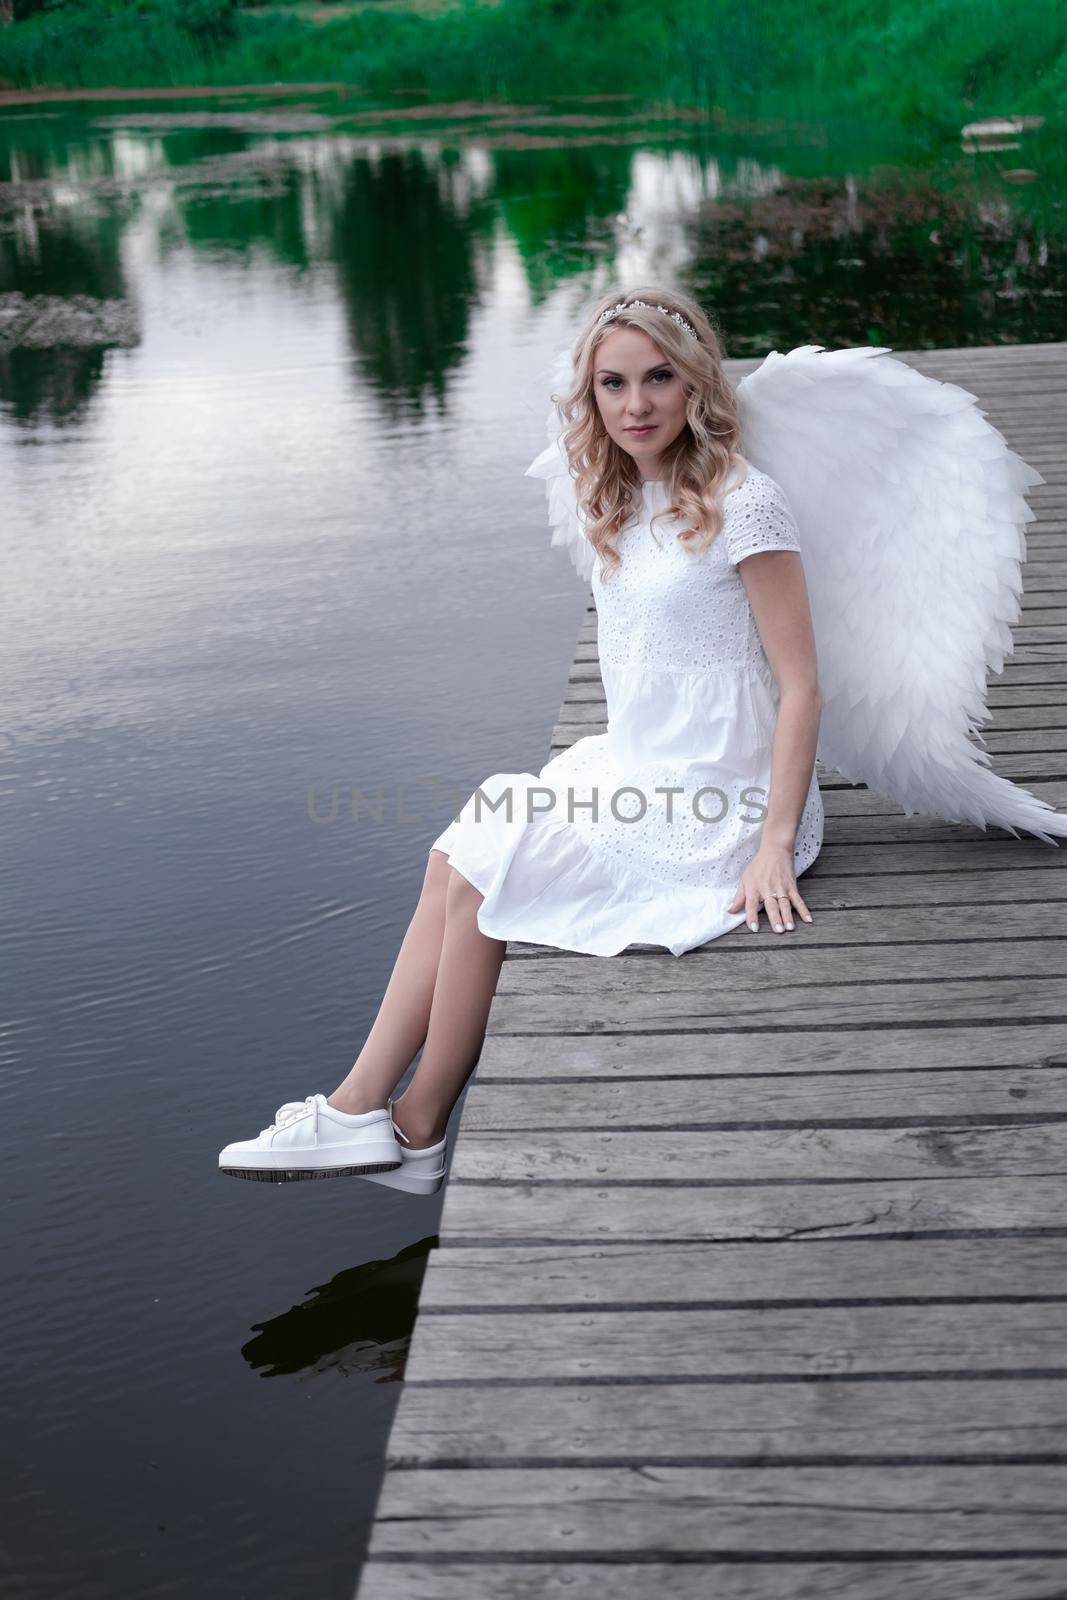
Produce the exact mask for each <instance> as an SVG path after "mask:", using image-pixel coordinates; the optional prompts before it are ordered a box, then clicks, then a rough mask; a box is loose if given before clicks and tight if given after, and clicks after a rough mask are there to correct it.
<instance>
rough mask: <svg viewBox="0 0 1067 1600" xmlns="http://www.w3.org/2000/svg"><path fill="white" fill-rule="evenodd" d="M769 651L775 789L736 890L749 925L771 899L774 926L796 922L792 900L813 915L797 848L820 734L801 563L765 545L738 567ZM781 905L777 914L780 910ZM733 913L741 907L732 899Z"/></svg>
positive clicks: (815, 669) (789, 553)
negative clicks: (774, 698) (800, 880)
mask: <svg viewBox="0 0 1067 1600" xmlns="http://www.w3.org/2000/svg"><path fill="white" fill-rule="evenodd" d="M737 570H738V572H739V573H740V574H741V581H742V582H743V583H744V585H745V591H746V593H747V595H748V599H749V604H750V605H751V607H752V615H753V617H754V618H755V621H756V627H757V629H758V630H759V636H760V640H761V642H762V644H763V649H764V652H765V653H766V656H767V660H768V662H769V663H770V667H771V671H772V672H773V673H774V676H775V679H776V681H777V684H778V695H779V701H778V722H777V726H776V728H775V733H774V744H773V746H772V751H771V792H770V796H769V799H768V803H767V816H766V818H765V820H764V823H763V832H762V835H761V842H760V848H759V851H758V853H757V855H756V856H755V857H754V859H753V860H752V862H751V863H750V864H749V867H748V868H747V870H746V872H745V874H744V875H743V876H742V879H741V888H740V889H739V891H738V894H737V896H736V901H740V900H741V898H742V895H743V896H744V900H745V915H746V919H747V921H748V923H749V926H750V927H758V926H759V904H760V901H761V900H763V901H764V902H766V901H767V900H768V899H769V900H770V909H769V910H768V920H769V921H770V923H771V925H772V927H774V928H775V930H776V931H780V930H781V925H782V922H783V920H784V922H785V925H786V926H787V927H792V911H791V906H792V904H794V903H795V904H796V906H797V908H798V909H799V910H800V912H801V914H802V915H803V916H804V919H805V921H807V922H810V921H811V914H810V912H809V911H808V909H807V907H806V906H805V904H804V902H803V900H802V899H801V897H800V895H799V893H798V892H797V887H796V872H795V867H794V851H795V847H796V836H797V828H798V827H799V826H800V818H801V816H802V815H803V811H804V802H805V800H806V799H807V794H808V788H809V786H810V784H811V774H812V771H813V770H814V767H815V750H816V744H817V742H818V735H819V718H820V714H821V711H822V699H821V696H820V693H819V675H818V662H817V659H816V653H815V633H814V629H813V628H812V622H811V608H810V606H809V604H808V591H807V585H806V584H805V582H804V567H803V563H802V562H801V559H800V556H799V554H798V553H797V552H796V551H795V550H763V551H760V553H759V554H757V555H752V556H747V557H746V558H745V559H744V560H743V561H741V562H740V563H739V565H738V569H737ZM776 901H777V902H781V904H780V914H779V912H778V911H777V910H775V905H776ZM730 910H731V911H736V910H740V905H739V904H737V903H736V902H735V904H734V905H732V906H731V907H730Z"/></svg>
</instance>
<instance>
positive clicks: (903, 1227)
mask: <svg viewBox="0 0 1067 1600" xmlns="http://www.w3.org/2000/svg"><path fill="white" fill-rule="evenodd" d="M465 1143H466V1140H465V1139H464V1140H463V1141H462V1142H461V1143H460V1145H459V1146H458V1147H457V1150H458V1149H462V1148H463V1146H464V1145H465ZM453 1160H454V1158H453ZM1063 1195H1064V1178H1063V1176H1062V1175H1060V1176H1056V1177H1041V1176H1038V1177H1025V1178H1017V1177H1011V1178H1005V1177H1000V1178H998V1179H997V1180H996V1182H993V1181H991V1180H990V1178H988V1177H982V1178H973V1177H966V1178H953V1179H952V1180H951V1181H948V1180H947V1179H945V1178H913V1179H911V1180H898V1179H884V1178H883V1179H868V1180H866V1181H864V1182H862V1183H857V1182H854V1181H853V1182H848V1181H844V1180H841V1179H834V1180H830V1181H827V1182H824V1183H806V1184H796V1183H784V1184H783V1183H771V1182H767V1183H764V1184H748V1185H746V1184H738V1185H735V1186H731V1185H729V1184H720V1185H715V1184H702V1185H691V1184H689V1185H687V1184H679V1185H677V1186H675V1185H670V1184H664V1183H663V1182H662V1181H659V1180H657V1181H654V1182H652V1183H650V1184H645V1185H643V1186H642V1185H636V1184H634V1185H630V1186H629V1187H627V1186H626V1185H622V1184H608V1185H607V1186H604V1187H599V1188H598V1187H596V1186H590V1185H588V1184H582V1183H529V1182H519V1183H501V1182H494V1183H489V1184H486V1183H466V1182H462V1181H457V1179H456V1178H453V1177H450V1178H449V1182H448V1189H447V1193H446V1195H445V1203H444V1209H443V1211H442V1216H441V1232H442V1236H444V1235H446V1234H447V1236H448V1238H449V1239H450V1241H451V1242H452V1243H453V1244H460V1243H462V1242H464V1241H469V1240H473V1241H476V1242H478V1243H484V1242H486V1241H488V1240H494V1241H497V1242H507V1243H509V1244H521V1243H530V1242H533V1241H537V1240H552V1241H554V1242H555V1243H556V1244H557V1245H563V1244H570V1243H582V1242H590V1241H595V1242H597V1243H603V1244H618V1243H620V1242H626V1243H628V1244H629V1243H633V1242H635V1241H646V1242H651V1241H652V1240H663V1241H666V1242H668V1243H680V1242H681V1241H683V1240H686V1239H690V1240H698V1241H714V1240H719V1241H722V1242H726V1241H729V1240H742V1239H744V1240H749V1241H755V1240H764V1239H776V1240H786V1239H830V1238H845V1237H848V1238H871V1239H874V1238H878V1237H879V1236H881V1235H884V1234H889V1235H899V1234H906V1235H907V1236H908V1237H916V1236H919V1235H921V1234H925V1233H945V1232H953V1233H972V1232H975V1231H979V1232H980V1231H983V1230H996V1231H998V1232H1003V1231H1004V1230H1008V1231H1016V1232H1018V1231H1032V1230H1034V1229H1058V1230H1060V1231H1061V1232H1064V1231H1067V1223H1065V1220H1064V1205H1063Z"/></svg>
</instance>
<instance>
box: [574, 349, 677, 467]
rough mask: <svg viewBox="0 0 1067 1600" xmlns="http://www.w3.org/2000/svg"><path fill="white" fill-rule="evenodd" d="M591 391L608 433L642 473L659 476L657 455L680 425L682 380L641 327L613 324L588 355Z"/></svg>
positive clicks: (674, 435) (675, 433) (670, 441)
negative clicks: (622, 326) (591, 373)
mask: <svg viewBox="0 0 1067 1600" xmlns="http://www.w3.org/2000/svg"><path fill="white" fill-rule="evenodd" d="M593 392H594V394H595V395H596V403H597V407H598V409H599V411H600V415H601V417H602V418H603V422H604V427H605V428H606V430H607V432H608V435H609V437H610V438H612V439H614V441H615V443H616V444H617V445H619V446H620V448H621V449H623V450H625V451H626V453H627V454H628V455H631V456H633V458H634V460H635V461H636V462H637V465H638V467H639V468H640V470H641V476H642V478H658V477H659V459H660V456H661V454H662V452H663V451H664V450H666V448H667V446H668V445H670V444H672V443H673V442H674V440H675V439H677V437H678V435H679V434H680V433H681V431H682V429H683V428H684V427H685V391H684V389H683V386H682V380H681V378H679V376H678V374H677V373H676V372H675V370H674V367H673V365H672V364H671V362H670V361H668V360H667V358H666V356H665V355H664V354H663V351H662V350H661V349H660V347H659V345H658V344H656V343H655V342H654V341H653V340H652V339H650V338H649V336H648V334H647V333H644V332H643V331H642V330H641V329H640V328H615V329H613V330H612V332H611V333H609V334H608V335H607V337H606V338H604V339H601V341H600V343H599V344H598V345H597V348H596V351H595V353H594V356H593Z"/></svg>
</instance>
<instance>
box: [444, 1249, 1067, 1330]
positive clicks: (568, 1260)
mask: <svg viewBox="0 0 1067 1600" xmlns="http://www.w3.org/2000/svg"><path fill="white" fill-rule="evenodd" d="M1049 1294H1051V1295H1054V1296H1058V1297H1059V1298H1060V1299H1061V1300H1062V1299H1063V1298H1065V1297H1067V1229H1065V1230H1064V1233H1063V1235H1062V1236H1060V1237H1045V1236H1038V1237H1027V1236H1025V1235H1023V1236H1019V1235H1012V1236H1009V1237H1005V1238H998V1237H996V1236H990V1235H986V1236H984V1237H977V1238H963V1237H960V1236H954V1237H952V1238H946V1239H939V1238H933V1237H922V1236H920V1237H918V1238H915V1239H883V1238H880V1239H877V1240H876V1241H872V1240H871V1239H867V1238H864V1239H848V1238H846V1239H833V1238H830V1239H819V1238H816V1239H799V1240H797V1239H792V1240H789V1241H788V1242H787V1243H782V1244H780V1243H777V1242H774V1241H767V1240H763V1241H760V1242H759V1243H755V1244H754V1243H752V1242H750V1241H747V1240H746V1241H742V1242H739V1243H731V1244H716V1243H708V1242H706V1241H701V1242H700V1243H699V1244H694V1243H682V1242H679V1241H676V1240H661V1241H660V1242H658V1243H657V1244H655V1245H647V1244H641V1243H635V1244H616V1245H611V1246H605V1245H603V1244H597V1245H595V1246H593V1245H582V1244H573V1243H568V1244H567V1245H566V1246H563V1247H561V1246H559V1245H552V1244H541V1245H521V1244H498V1245H496V1246H493V1247H489V1248H485V1249H480V1248H479V1247H478V1246H477V1245H469V1246H467V1247H465V1248H460V1249H451V1248H449V1247H448V1241H447V1240H446V1241H445V1242H444V1247H443V1248H441V1249H438V1250H435V1251H434V1252H433V1254H432V1256H431V1258H430V1265H429V1269H428V1271H427V1273H426V1276H425V1277H424V1279H423V1287H422V1294H421V1296H420V1299H419V1315H420V1317H421V1316H432V1315H433V1313H434V1312H441V1313H444V1314H450V1313H451V1312H453V1311H457V1310H462V1311H473V1310H477V1309H479V1308H489V1307H496V1308H499V1307H504V1308H508V1307H511V1308H514V1309H519V1308H526V1309H540V1310H547V1309H548V1308H549V1307H552V1306H555V1307H557V1308H560V1309H562V1308H564V1307H565V1308H568V1309H570V1310H572V1311H576V1310H586V1309H596V1308H598V1307H599V1308H601V1309H605V1310H606V1309H610V1308H615V1309H620V1308H623V1307H633V1306H635V1305H644V1306H645V1307H646V1308H647V1309H649V1310H656V1309H664V1308H666V1307H668V1306H671V1305H676V1306H679V1307H683V1306H684V1307H689V1308H690V1309H693V1310H695V1309H697V1308H699V1307H700V1306H702V1305H707V1306H723V1305H728V1306H734V1307H738V1308H740V1307H745V1306H762V1305H768V1304H770V1305H777V1304H782V1303H788V1304H791V1305H814V1304H817V1303H818V1302H825V1301H831V1302H835V1303H840V1304H844V1303H848V1304H857V1303H860V1304H869V1305H876V1304H884V1303H887V1302H888V1303H891V1302H893V1301H895V1300H900V1301H913V1302H914V1301H922V1300H932V1301H938V1302H941V1301H946V1300H952V1299H957V1300H968V1301H992V1300H995V1299H996V1297H997V1296H1001V1297H1007V1298H1019V1299H1022V1300H1031V1301H1032V1300H1033V1299H1034V1298H1036V1297H1037V1296H1039V1295H1049Z"/></svg>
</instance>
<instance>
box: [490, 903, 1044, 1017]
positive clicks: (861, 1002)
mask: <svg viewBox="0 0 1067 1600" xmlns="http://www.w3.org/2000/svg"><path fill="white" fill-rule="evenodd" d="M741 933H742V935H743V937H745V938H750V939H751V938H754V937H756V936H755V935H753V934H751V933H749V932H748V931H747V930H745V929H742V930H741ZM766 937H767V938H769V939H777V940H779V941H780V940H782V939H788V938H789V937H790V935H787V934H781V935H775V934H767V936H766ZM600 959H602V960H605V959H608V958H605V957H601V958H600ZM611 959H615V960H617V959H618V958H617V957H613V958H611ZM781 959H782V960H783V962H784V963H786V964H784V965H783V966H782V968H781V976H780V978H779V980H778V982H777V983H776V984H774V985H773V986H771V985H769V984H767V983H766V982H764V983H763V984H753V983H748V984H745V985H744V986H743V987H742V985H741V980H740V979H739V978H737V977H736V976H734V975H733V974H732V973H731V975H730V980H729V982H728V983H727V982H726V981H723V982H721V983H719V984H717V985H716V984H715V983H713V982H711V981H710V980H709V981H708V982H707V983H706V985H705V986H704V988H703V989H700V988H697V989H678V990H673V991H671V990H661V991H659V992H657V993H654V994H652V993H643V992H640V991H638V992H619V991H615V990H611V991H609V990H605V991H603V992H602V993H598V995H597V998H596V1001H595V1004H593V1005H591V1004H590V998H589V992H588V991H587V990H583V989H581V988H579V987H575V986H569V987H568V986H565V985H562V984H561V985H559V986H556V985H554V984H553V983H552V982H551V972H552V970H553V968H554V966H555V963H553V965H552V967H548V966H547V965H546V967H545V973H546V981H545V984H544V987H543V988H541V989H538V990H537V992H535V993H515V992H513V991H511V990H507V991H505V992H504V993H502V994H500V995H498V997H497V999H496V1001H494V1003H493V1008H492V1013H491V1015H490V1019H489V1031H490V1032H492V1033H525V1034H527V1035H530V1036H533V1035H536V1034H545V1035H558V1034H562V1033H572V1034H577V1033H605V1032H620V1033H621V1032H646V1031H649V1032H653V1031H657V1030H659V1031H666V1032H670V1033H686V1032H692V1031H697V1032H703V1033H705V1034H708V1035H714V1034H716V1033H719V1032H728V1031H730V1030H737V1029H744V1030H746V1031H748V1032H750V1033H759V1032H760V1031H761V1030H764V1029H766V1030H767V1031H772V1030H774V1029H779V1028H781V1029H787V1030H788V1029H792V1030H794V1031H796V1032H801V1031H803V1030H805V1029H807V1028H831V1027H834V1026H835V1025H837V1026H842V1027H853V1028H855V1027H857V1026H861V1025H862V1026H863V1027H865V1028H875V1029H876V1028H880V1027H882V1026H893V1025H894V1024H897V1025H899V1024H900V1023H906V1022H910V1023H913V1024H915V1025H916V1026H920V1027H928V1028H933V1027H944V1026H952V1025H954V1024H957V1023H974V1022H979V1021H983V1020H984V1021H988V1022H991V1023H992V1022H1004V1021H1008V1020H1011V1019H1013V1018H1014V1019H1017V1020H1018V1021H1020V1022H1032V1021H1035V1020H1041V1021H1046V1022H1048V1021H1056V1022H1063V1021H1067V997H1065V995H1064V982H1063V979H1062V978H1051V979H1045V978H1030V979H1028V980H1027V981H1026V982H1025V983H1020V982H1019V980H1018V979H1015V978H1010V979H1002V980H992V979H975V980H974V981H973V982H970V983H967V982H958V981H947V980H937V981H930V982H927V983H920V982H915V981H913V982H899V983H898V982H893V981H883V982H881V983H873V984H868V983H851V984H849V983H844V984H839V983H827V984H824V985H823V986H822V987H821V988H814V987H813V986H812V985H810V984H798V983H793V982H792V981H791V978H792V971H793V968H792V966H791V964H788V963H789V955H788V953H787V951H786V949H785V948H784V947H783V948H782V950H781ZM528 965H529V964H528ZM523 970H527V968H526V967H524V969H523ZM536 970H538V971H540V970H541V969H540V968H538V969H536ZM700 970H701V971H703V970H704V969H703V968H701V969H700ZM724 980H725V974H724Z"/></svg>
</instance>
